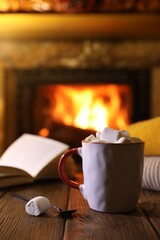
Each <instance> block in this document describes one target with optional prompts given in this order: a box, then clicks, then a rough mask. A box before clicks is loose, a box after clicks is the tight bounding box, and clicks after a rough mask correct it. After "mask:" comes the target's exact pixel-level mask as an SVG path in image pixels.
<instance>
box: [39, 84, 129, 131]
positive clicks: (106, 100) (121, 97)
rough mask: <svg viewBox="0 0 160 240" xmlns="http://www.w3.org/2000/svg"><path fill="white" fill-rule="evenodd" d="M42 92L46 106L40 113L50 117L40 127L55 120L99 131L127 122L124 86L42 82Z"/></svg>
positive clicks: (127, 89) (119, 126)
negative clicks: (45, 83)
mask: <svg viewBox="0 0 160 240" xmlns="http://www.w3.org/2000/svg"><path fill="white" fill-rule="evenodd" d="M41 90H42V89H41ZM43 95H44V96H43V99H48V100H47V102H49V105H48V107H46V108H45V109H43V112H42V115H43V116H44V118H45V115H46V119H50V120H47V121H46V124H44V125H46V126H43V127H44V128H47V124H48V122H49V123H51V122H58V123H61V124H64V125H68V126H74V127H77V128H81V129H92V130H96V131H101V130H102V129H103V128H104V127H107V126H108V127H113V128H116V129H124V128H125V127H126V126H127V125H128V124H129V123H130V115H131V106H132V99H131V90H130V88H129V86H128V85H115V84H107V85H52V86H47V85H46V86H43ZM45 134H46V132H45Z"/></svg>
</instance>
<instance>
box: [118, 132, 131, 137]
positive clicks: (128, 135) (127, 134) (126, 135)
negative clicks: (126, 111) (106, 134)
mask: <svg viewBox="0 0 160 240" xmlns="http://www.w3.org/2000/svg"><path fill="white" fill-rule="evenodd" d="M119 132H120V133H121V135H122V136H123V137H126V138H128V139H130V138H131V136H130V134H129V133H128V132H127V131H126V130H119Z"/></svg>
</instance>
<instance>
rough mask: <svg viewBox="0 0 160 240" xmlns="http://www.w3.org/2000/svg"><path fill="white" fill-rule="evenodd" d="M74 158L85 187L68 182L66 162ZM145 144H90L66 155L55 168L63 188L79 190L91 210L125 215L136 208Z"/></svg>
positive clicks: (74, 149)
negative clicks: (66, 186)
mask: <svg viewBox="0 0 160 240" xmlns="http://www.w3.org/2000/svg"><path fill="white" fill-rule="evenodd" d="M73 154H78V155H80V156H81V157H82V170H83V175H84V184H80V183H78V182H76V181H73V180H72V179H70V178H69V177H68V176H67V174H66V171H65V163H66V160H67V159H68V158H69V157H70V156H71V155H73ZM143 162H144V143H143V142H138V143H119V144H118V143H92V142H85V141H82V147H79V148H73V149H70V150H68V151H66V152H65V153H64V154H63V155H62V156H61V158H60V161H59V164H58V172H59V176H60V178H61V179H62V181H63V182H64V183H65V184H68V185H69V186H71V187H73V188H76V189H79V190H80V191H81V193H82V195H83V197H84V198H85V199H86V200H87V201H88V204H89V206H90V208H91V209H93V210H97V211H100V212H108V213H124V212H130V211H133V210H134V209H135V208H136V205H137V202H138V198H139V194H140V191H141V183H142V174H143Z"/></svg>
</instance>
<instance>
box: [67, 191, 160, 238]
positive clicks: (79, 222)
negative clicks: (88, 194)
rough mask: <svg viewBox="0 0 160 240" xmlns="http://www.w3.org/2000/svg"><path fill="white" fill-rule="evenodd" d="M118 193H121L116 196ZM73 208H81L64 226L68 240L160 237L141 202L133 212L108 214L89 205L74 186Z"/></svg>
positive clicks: (72, 192) (71, 201) (71, 205)
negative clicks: (141, 206)
mask: <svg viewBox="0 0 160 240" xmlns="http://www.w3.org/2000/svg"><path fill="white" fill-rule="evenodd" d="M117 197H118V196H117ZM69 207H70V208H75V207H77V208H78V212H77V213H76V214H75V217H74V219H73V220H72V221H68V222H67V224H66V229H65V240H69V239H74V240H82V239H96V240H98V239H102V240H105V239H108V240H112V239H113V240H122V239H123V240H132V239H133V240H135V239H136V240H158V239H160V237H159V236H158V234H156V233H155V231H154V228H153V227H152V226H151V225H150V223H149V222H148V220H147V218H146V217H145V215H144V213H143V211H142V210H141V208H140V207H139V206H137V209H136V210H135V211H134V212H132V213H130V214H107V213H99V212H96V211H94V210H91V209H89V207H88V204H87V202H86V201H85V200H83V198H82V195H81V193H80V192H79V191H77V190H74V189H72V190H71V196H70V202H69Z"/></svg>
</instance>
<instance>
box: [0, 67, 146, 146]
mask: <svg viewBox="0 0 160 240" xmlns="http://www.w3.org/2000/svg"><path fill="white" fill-rule="evenodd" d="M5 80H6V81H5V88H6V99H5V102H6V103H5V104H6V112H5V119H6V121H5V126H4V132H5V141H4V148H6V147H7V146H8V145H9V144H10V143H11V142H13V140H15V139H16V138H17V137H19V136H20V135H21V134H23V133H25V132H28V133H33V134H39V135H42V136H47V137H51V138H54V139H57V140H60V141H63V142H66V143H67V144H69V145H70V146H71V147H76V146H79V144H80V142H81V140H82V139H83V138H84V137H86V136H88V135H89V134H91V133H94V132H95V131H96V129H93V128H92V127H91V128H90V127H88V128H86V129H84V128H81V127H79V126H72V125H67V124H64V123H62V122H57V120H54V119H52V121H51V115H52V114H51V113H49V114H48V110H49V109H50V108H51V106H52V110H53V109H54V108H55V107H56V106H53V103H50V102H49V99H50V98H55V96H50V97H49V98H46V97H44V96H46V90H45V91H44V92H43V88H44V89H46V88H47V89H49V88H53V89H55V86H72V87H73V86H74V87H80V86H83V88H85V86H86V87H88V86H90V87H94V92H96V90H95V89H98V87H99V86H103V89H105V86H106V92H107V86H111V85H114V86H118V87H120V88H122V87H124V89H128V90H127V91H128V92H127V91H126V90H125V91H124V90H123V91H121V92H120V97H121V104H120V106H121V108H122V107H125V106H126V110H127V111H128V113H127V114H128V122H126V124H129V123H132V122H136V121H139V120H144V119H148V118H149V117H150V70H149V69H111V68H110V69H106V68H98V69H95V68H94V69H93V68H88V69H64V68H59V69H30V70H25V69H17V70H6V71H5ZM38 89H41V91H39V90H38ZM104 91H105V90H104ZM52 92H55V90H52ZM40 93H41V95H40ZM79 94H80V93H79ZM127 94H128V95H127ZM113 97H114V96H113ZM37 101H39V102H40V103H37ZM66 101H68V100H67V99H66V100H65V101H64V104H65V102H66ZM81 101H82V102H83V98H82V100H81ZM105 101H107V102H108V101H110V97H108V95H106V96H105ZM105 101H104V99H103V102H105ZM54 104H55V102H54ZM7 105H8V106H7ZM92 105H93V104H92ZM77 107H78V106H77ZM111 108H112V106H111ZM60 115H63V116H62V117H64V115H65V112H64V113H63V114H60ZM46 122H47V123H49V124H48V125H45V124H46ZM106 124H107V122H106ZM109 127H114V125H112V121H110V125H109ZM117 128H118V127H117ZM46 130H47V131H46Z"/></svg>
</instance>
